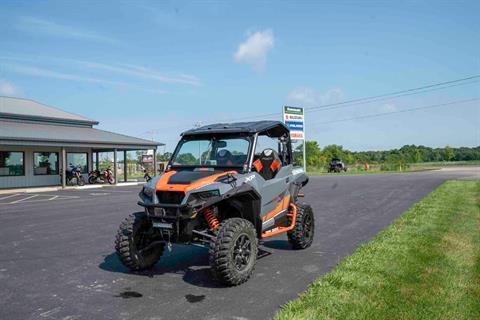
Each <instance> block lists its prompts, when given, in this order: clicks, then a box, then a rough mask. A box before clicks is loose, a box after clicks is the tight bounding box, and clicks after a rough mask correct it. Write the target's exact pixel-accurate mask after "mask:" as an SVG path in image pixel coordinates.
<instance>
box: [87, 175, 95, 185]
mask: <svg viewBox="0 0 480 320" xmlns="http://www.w3.org/2000/svg"><path fill="white" fill-rule="evenodd" d="M96 181H97V177H95V176H90V177H88V183H89V184H95V182H96Z"/></svg>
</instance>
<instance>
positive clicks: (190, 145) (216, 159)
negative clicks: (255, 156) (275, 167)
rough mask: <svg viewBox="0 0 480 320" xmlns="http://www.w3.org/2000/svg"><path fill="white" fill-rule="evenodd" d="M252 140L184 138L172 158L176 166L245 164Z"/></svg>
mask: <svg viewBox="0 0 480 320" xmlns="http://www.w3.org/2000/svg"><path fill="white" fill-rule="evenodd" d="M249 146H250V141H249V140H248V139H246V138H235V139H229V138H225V139H194V140H183V141H182V142H181V145H180V147H179V149H178V151H177V153H176V154H175V156H174V157H173V159H172V164H173V165H174V166H178V165H188V166H195V165H198V166H243V164H244V163H245V162H246V161H247V155H248V148H249Z"/></svg>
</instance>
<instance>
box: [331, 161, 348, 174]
mask: <svg viewBox="0 0 480 320" xmlns="http://www.w3.org/2000/svg"><path fill="white" fill-rule="evenodd" d="M341 171H344V172H347V167H346V166H345V164H344V163H343V161H342V160H341V159H338V158H333V159H332V161H330V163H329V165H328V172H341Z"/></svg>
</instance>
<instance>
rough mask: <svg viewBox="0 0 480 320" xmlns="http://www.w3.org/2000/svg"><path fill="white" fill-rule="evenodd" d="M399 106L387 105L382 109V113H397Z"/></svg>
mask: <svg viewBox="0 0 480 320" xmlns="http://www.w3.org/2000/svg"><path fill="white" fill-rule="evenodd" d="M397 110H398V109H397V106H396V105H395V104H393V103H387V104H384V105H383V106H381V107H380V110H379V111H380V112H395V111H397Z"/></svg>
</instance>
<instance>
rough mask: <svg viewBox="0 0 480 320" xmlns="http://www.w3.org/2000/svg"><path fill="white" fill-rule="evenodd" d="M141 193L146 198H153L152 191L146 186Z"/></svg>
mask: <svg viewBox="0 0 480 320" xmlns="http://www.w3.org/2000/svg"><path fill="white" fill-rule="evenodd" d="M142 192H143V194H144V195H145V196H146V197H148V198H150V199H151V198H152V197H153V189H152V188H149V187H148V186H144V187H143V189H142Z"/></svg>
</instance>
